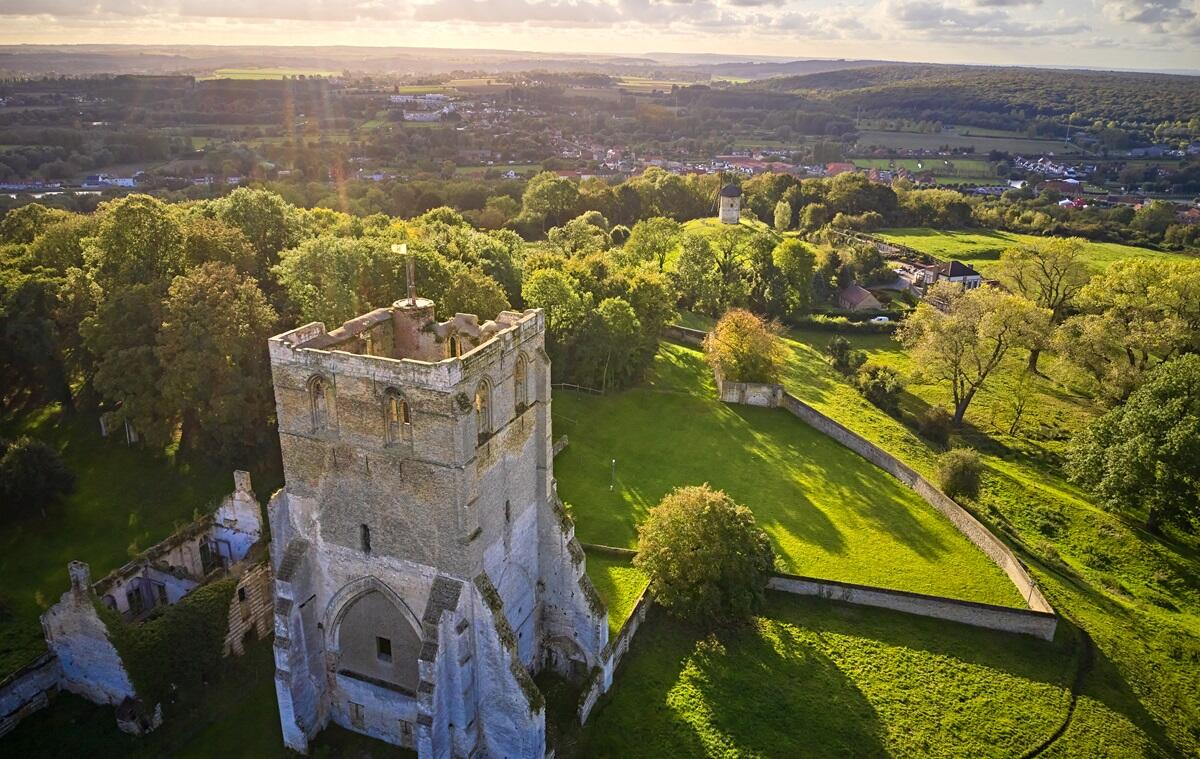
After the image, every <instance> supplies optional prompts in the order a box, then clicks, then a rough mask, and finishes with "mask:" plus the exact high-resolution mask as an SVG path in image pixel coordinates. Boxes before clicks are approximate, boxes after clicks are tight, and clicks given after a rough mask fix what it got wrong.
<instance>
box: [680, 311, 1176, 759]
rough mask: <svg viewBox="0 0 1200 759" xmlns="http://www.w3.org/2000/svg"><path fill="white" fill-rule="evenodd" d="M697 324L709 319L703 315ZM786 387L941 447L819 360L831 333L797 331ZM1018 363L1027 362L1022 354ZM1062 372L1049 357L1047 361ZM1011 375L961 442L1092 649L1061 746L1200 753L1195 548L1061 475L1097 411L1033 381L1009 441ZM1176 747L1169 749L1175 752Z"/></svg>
mask: <svg viewBox="0 0 1200 759" xmlns="http://www.w3.org/2000/svg"><path fill="white" fill-rule="evenodd" d="M695 321H696V323H697V326H702V325H703V321H702V320H698V319H697V320H695ZM792 337H793V338H795V339H793V340H789V343H788V344H789V347H791V348H792V358H791V360H790V362H789V366H788V378H787V380H786V384H787V385H788V387H789V389H790V390H791V391H792V392H793V393H795V394H796V395H798V396H800V397H801V398H802V399H804V400H805V401H807V402H809V403H810V404H812V405H813V406H816V407H817V408H818V409H820V410H821V411H822V412H824V413H825V414H827V415H829V416H831V417H833V418H835V419H837V420H838V421H840V422H841V423H842V424H845V425H846V426H848V427H850V428H852V429H854V430H855V431H856V432H858V433H859V434H861V435H863V436H864V437H867V438H869V439H871V440H873V441H874V442H875V443H877V444H879V445H880V446H882V447H883V448H884V449H886V450H888V451H890V452H891V453H893V454H894V455H897V456H899V457H900V458H902V459H904V460H905V461H907V462H908V463H909V464H911V465H912V466H914V467H915V468H916V469H918V470H920V471H921V472H923V473H925V474H927V475H928V474H930V473H932V470H933V467H934V462H935V457H936V452H935V451H934V450H932V449H931V448H930V447H929V446H928V445H927V444H925V443H924V442H923V441H922V440H921V439H920V438H918V437H917V436H915V435H913V434H912V433H911V432H910V431H909V430H908V429H907V428H905V427H904V426H903V425H901V424H900V423H899V422H897V421H896V420H894V419H892V418H890V417H888V416H887V415H885V414H883V413H882V412H880V411H878V410H877V409H875V408H874V407H872V406H870V405H869V404H867V403H866V402H865V401H864V400H862V398H861V397H859V395H858V393H857V392H856V391H855V390H854V389H853V388H851V387H850V386H849V385H848V384H846V383H845V382H843V381H841V379H840V378H839V377H838V376H837V375H836V374H835V373H834V372H833V371H832V370H831V369H830V368H829V366H828V364H827V363H826V362H825V361H824V360H823V358H822V357H821V354H820V346H823V345H825V344H826V343H827V342H828V340H829V338H830V337H831V335H830V334H829V333H819V332H808V333H805V332H795V333H792ZM850 340H851V341H852V342H853V343H854V344H855V345H856V346H857V347H859V348H861V349H864V350H866V351H867V352H868V354H869V356H870V358H871V360H874V361H879V362H881V363H889V364H892V365H894V366H897V367H898V368H900V369H901V370H902V371H906V372H908V371H911V369H912V365H911V363H910V362H909V360H908V358H907V356H905V355H904V354H903V353H902V352H901V351H900V350H899V349H898V347H897V346H896V345H895V344H894V343H892V342H890V341H889V340H888V339H887V338H884V337H881V336H851V337H850ZM1013 362H1014V363H1017V362H1019V358H1017V357H1014V359H1013ZM1043 366H1044V368H1045V369H1046V370H1047V372H1048V373H1049V374H1050V375H1051V376H1052V377H1053V376H1055V374H1056V372H1055V366H1054V362H1053V360H1052V358H1051V359H1050V360H1047V361H1045V363H1044V364H1043ZM1012 383H1013V380H1012V379H1001V380H999V381H997V382H995V383H992V384H991V385H989V386H987V388H985V390H984V391H983V392H982V393H981V394H980V395H979V396H978V398H977V400H976V401H975V403H974V404H973V405H972V406H971V408H970V410H968V412H967V421H968V423H969V424H968V426H967V428H966V430H965V434H964V438H965V439H964V440H963V441H962V442H965V443H967V444H970V445H974V446H976V447H977V448H979V449H980V450H981V452H982V453H983V456H984V462H985V464H986V465H987V470H986V473H985V478H984V492H983V495H982V496H981V498H980V502H979V504H978V508H979V509H980V511H981V513H982V514H983V515H984V516H985V517H986V518H987V519H988V520H989V521H991V522H992V523H993V525H996V526H998V527H999V528H1001V529H1002V530H1004V531H1006V532H1008V533H1009V534H1010V536H1013V537H1015V539H1016V540H1018V541H1019V547H1022V551H1021V553H1022V556H1023V558H1025V560H1026V561H1027V562H1028V563H1030V564H1031V569H1032V570H1033V572H1034V574H1035V576H1037V577H1038V579H1039V582H1040V583H1041V585H1042V589H1043V591H1044V592H1045V593H1046V595H1047V596H1048V597H1049V599H1050V601H1051V603H1053V604H1054V605H1055V607H1056V608H1057V609H1059V611H1060V612H1062V613H1063V614H1064V615H1065V616H1066V617H1067V618H1068V619H1070V620H1071V621H1072V622H1075V623H1078V624H1080V625H1081V626H1082V627H1084V628H1085V629H1086V630H1087V631H1088V632H1089V633H1090V634H1091V636H1092V638H1093V640H1094V641H1095V643H1096V646H1097V664H1096V667H1095V670H1094V671H1093V673H1092V675H1091V676H1090V677H1089V678H1088V679H1087V680H1086V682H1085V688H1084V692H1083V697H1082V698H1081V700H1080V705H1079V709H1078V711H1077V714H1076V717H1075V719H1074V720H1073V722H1072V724H1071V728H1070V730H1069V731H1068V733H1067V735H1066V736H1065V737H1064V739H1063V740H1062V741H1061V742H1060V743H1059V744H1056V747H1055V750H1056V752H1059V753H1062V754H1064V755H1072V756H1097V755H1104V754H1106V753H1111V752H1112V751H1113V750H1114V747H1123V748H1124V749H1125V750H1126V751H1127V752H1128V753H1130V754H1131V755H1137V754H1170V753H1180V752H1185V753H1196V752H1198V751H1200V678H1197V677H1196V676H1195V673H1196V672H1197V671H1198V669H1200V614H1198V612H1200V576H1198V573H1197V567H1198V566H1200V552H1198V551H1197V546H1196V542H1195V540H1194V539H1193V540H1190V541H1186V540H1183V539H1181V538H1173V539H1170V540H1165V541H1164V540H1159V539H1156V538H1155V537H1154V536H1151V535H1149V534H1147V533H1146V532H1145V531H1144V530H1142V529H1141V528H1140V526H1139V525H1137V524H1135V523H1133V522H1131V521H1129V520H1124V519H1121V518H1119V517H1117V516H1114V515H1112V514H1110V513H1108V512H1106V511H1103V510H1102V509H1100V508H1098V507H1097V506H1096V505H1095V504H1093V503H1091V502H1090V500H1089V499H1088V497H1087V495H1086V494H1084V493H1082V492H1080V491H1079V490H1078V489H1077V488H1075V487H1073V486H1071V485H1069V484H1068V483H1066V482H1065V481H1064V480H1063V479H1062V477H1061V474H1060V472H1061V469H1060V464H1061V461H1060V456H1061V453H1062V448H1063V446H1064V444H1065V440H1066V439H1067V437H1068V436H1069V433H1070V431H1071V430H1073V429H1076V428H1078V426H1079V425H1081V424H1083V423H1085V422H1086V420H1087V419H1088V418H1090V416H1091V415H1092V414H1093V413H1094V411H1093V410H1092V409H1091V405H1090V403H1088V402H1087V401H1086V400H1084V399H1082V398H1080V397H1079V396H1078V395H1076V394H1074V393H1072V392H1071V391H1070V390H1069V388H1068V387H1067V386H1065V385H1064V384H1062V383H1059V382H1055V381H1053V380H1038V381H1037V389H1038V392H1037V393H1036V394H1035V396H1034V399H1033V401H1032V405H1033V408H1032V409H1031V410H1030V411H1027V416H1028V417H1029V421H1028V422H1027V423H1026V424H1025V426H1024V428H1023V429H1022V430H1019V436H1018V437H1014V436H1009V435H1007V434H1006V431H1007V426H1008V422H1009V420H1010V418H1011V416H1010V413H1011V412H1010V411H1008V399H1009V397H1010V396H1011V393H1012V387H1013V384H1012ZM945 399H946V391H945V389H944V388H940V387H937V386H933V385H923V384H910V385H909V391H908V392H907V393H906V398H905V400H904V404H903V405H904V408H905V410H906V411H908V412H913V411H916V410H918V409H920V408H922V407H923V406H924V405H926V404H929V403H937V404H942V405H944V404H945ZM1171 743H1174V744H1175V745H1174V747H1172V746H1171Z"/></svg>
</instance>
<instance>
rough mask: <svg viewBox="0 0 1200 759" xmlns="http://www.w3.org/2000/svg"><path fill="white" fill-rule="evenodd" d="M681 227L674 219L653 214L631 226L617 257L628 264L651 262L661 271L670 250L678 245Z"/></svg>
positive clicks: (664, 266)
mask: <svg viewBox="0 0 1200 759" xmlns="http://www.w3.org/2000/svg"><path fill="white" fill-rule="evenodd" d="M682 231H683V227H682V226H681V225H680V224H679V222H677V221H675V220H674V219H668V218H665V217H663V216H654V217H652V218H649V219H643V220H642V221H639V222H638V223H637V224H635V225H634V226H633V229H632V230H630V232H629V239H628V240H627V241H626V242H625V245H624V246H623V247H622V248H621V250H620V253H619V258H620V260H621V261H622V262H624V263H626V264H628V265H637V264H641V263H651V264H653V265H654V266H655V267H657V268H658V270H659V271H663V270H664V269H665V268H666V265H667V258H668V256H670V255H671V252H672V251H674V250H675V249H676V248H678V247H679V235H680V234H681V233H682Z"/></svg>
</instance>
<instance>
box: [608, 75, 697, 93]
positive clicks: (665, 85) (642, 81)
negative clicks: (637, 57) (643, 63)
mask: <svg viewBox="0 0 1200 759" xmlns="http://www.w3.org/2000/svg"><path fill="white" fill-rule="evenodd" d="M688 84H690V82H684V81H681V80H678V79H651V78H649V77H644V76H619V77H617V79H616V85H617V86H618V87H623V88H625V89H627V90H634V91H637V92H652V91H654V90H662V91H664V92H667V91H670V89H671V87H672V86H674V85H678V86H680V87H686V86H688Z"/></svg>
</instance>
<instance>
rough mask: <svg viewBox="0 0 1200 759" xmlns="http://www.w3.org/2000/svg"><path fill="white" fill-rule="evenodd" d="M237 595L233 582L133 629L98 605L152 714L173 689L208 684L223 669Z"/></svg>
mask: <svg viewBox="0 0 1200 759" xmlns="http://www.w3.org/2000/svg"><path fill="white" fill-rule="evenodd" d="M236 589H237V579H236V578H233V577H230V578H226V579H224V580H217V581H216V582H211V583H209V584H207V585H203V586H201V587H199V588H196V589H195V590H193V591H192V592H191V593H189V594H187V595H186V596H184V597H183V598H182V599H181V600H180V601H179V603H177V604H174V605H173V606H167V607H165V608H163V610H162V611H161V613H159V614H158V615H157V616H154V617H152V618H150V619H147V620H145V621H144V622H141V623H137V624H130V623H128V622H126V621H125V620H123V619H122V618H121V616H120V615H119V614H118V613H117V612H115V611H113V610H111V609H109V608H108V607H106V606H104V605H103V604H101V603H98V602H97V603H96V610H97V611H98V612H99V614H100V618H101V619H102V620H104V624H105V626H106V627H107V628H108V637H109V639H110V640H111V641H112V644H113V647H114V648H116V649H117V653H118V654H120V656H121V661H122V662H123V663H124V665H125V671H126V672H128V673H129V679H130V680H131V681H132V682H133V687H134V689H135V690H136V691H137V694H138V696H139V697H140V698H141V699H142V702H143V703H144V704H146V706H147V707H148V708H153V706H154V704H158V703H162V702H163V701H165V700H166V698H167V696H168V695H169V694H170V692H171V686H172V684H174V685H175V686H177V687H179V688H180V689H184V690H186V689H190V688H195V687H198V686H200V685H201V684H203V681H204V679H205V677H207V676H209V675H211V674H212V673H213V671H214V670H215V669H216V667H217V665H218V664H219V663H220V660H221V654H222V652H223V649H224V647H225V635H226V634H227V633H228V631H229V604H230V602H231V600H232V599H233V593H234V591H235V590H236Z"/></svg>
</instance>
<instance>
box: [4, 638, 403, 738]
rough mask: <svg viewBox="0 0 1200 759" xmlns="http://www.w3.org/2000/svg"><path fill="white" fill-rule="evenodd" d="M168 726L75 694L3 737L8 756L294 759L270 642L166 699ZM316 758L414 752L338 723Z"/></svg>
mask: <svg viewBox="0 0 1200 759" xmlns="http://www.w3.org/2000/svg"><path fill="white" fill-rule="evenodd" d="M163 712H164V718H163V724H162V727H160V728H158V729H157V730H155V731H154V732H152V733H150V734H149V735H147V736H145V737H141V738H139V737H134V736H131V735H126V734H125V733H122V732H121V731H120V730H118V729H117V724H116V720H115V719H114V717H113V709H112V707H105V706H96V705H95V704H92V703H91V702H89V701H85V700H84V699H82V698H80V697H78V696H75V695H72V694H63V695H60V696H58V697H57V698H56V699H55V701H54V703H53V705H51V706H50V707H49V708H48V709H44V710H42V711H40V712H38V713H37V714H35V715H33V716H31V717H29V718H27V719H26V720H25V721H23V722H22V723H21V724H20V725H19V726H18V727H17V729H16V730H14V731H13V732H12V733H9V734H8V735H7V736H5V737H3V738H0V754H3V755H4V756H14V757H16V756H50V755H60V756H87V757H96V758H97V759H100V758H104V757H128V758H129V759H142V758H143V757H145V758H146V759H149V758H150V757H163V756H172V757H195V758H196V759H203V758H204V757H213V756H220V757H241V758H244V759H260V758H261V759H273V758H276V757H277V758H278V759H288V758H289V757H295V756H296V754H294V753H292V752H291V751H288V750H287V749H285V748H284V746H283V733H282V732H281V731H280V728H279V711H278V707H277V705H276V701H275V661H274V659H273V657H272V655H271V643H270V641H266V640H264V641H260V642H258V643H256V644H255V645H253V646H251V647H250V648H249V650H247V652H246V655H245V656H242V657H238V658H233V659H227V660H226V668H225V669H224V670H223V671H222V672H221V674H220V675H219V676H218V677H216V678H215V679H214V681H213V682H212V683H210V684H209V687H208V689H207V690H205V691H204V692H203V693H201V694H193V695H191V696H190V697H186V698H184V699H182V700H180V701H179V702H177V703H175V704H170V705H167V706H164V708H163ZM310 755H312V756H315V757H330V756H334V757H354V758H355V759H374V758H375V757H378V758H379V759H383V758H384V757H411V756H416V754H414V753H412V752H409V751H403V750H401V749H398V748H396V747H395V746H389V745H387V744H385V743H382V742H380V741H376V740H373V739H371V738H367V737H365V736H362V735H359V734H357V733H352V732H350V731H348V730H343V729H342V728H340V727H337V726H336V725H330V726H329V727H327V728H326V729H325V730H323V731H322V732H321V734H320V735H318V736H317V739H316V741H315V742H314V743H313V744H312V746H311V747H310Z"/></svg>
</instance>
